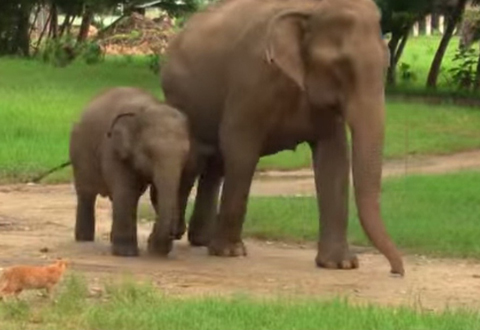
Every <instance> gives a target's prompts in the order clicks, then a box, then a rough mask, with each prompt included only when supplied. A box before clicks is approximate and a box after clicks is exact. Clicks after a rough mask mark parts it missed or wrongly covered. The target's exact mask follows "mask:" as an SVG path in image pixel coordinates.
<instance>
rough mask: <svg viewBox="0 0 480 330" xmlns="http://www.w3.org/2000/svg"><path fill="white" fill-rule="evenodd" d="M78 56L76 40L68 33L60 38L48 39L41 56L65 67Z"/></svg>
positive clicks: (53, 63) (47, 60)
mask: <svg viewBox="0 0 480 330" xmlns="http://www.w3.org/2000/svg"><path fill="white" fill-rule="evenodd" d="M76 56H77V52H76V48H75V40H74V39H73V37H72V36H70V35H67V36H65V37H63V38H59V39H51V40H48V41H47V42H46V43H45V45H44V48H43V51H42V54H41V58H42V60H43V61H44V62H47V63H51V64H52V65H54V66H58V67H65V66H67V65H68V64H70V63H71V62H73V60H74V59H75V57H76Z"/></svg>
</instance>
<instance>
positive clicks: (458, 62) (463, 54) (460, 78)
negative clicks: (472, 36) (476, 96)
mask: <svg viewBox="0 0 480 330" xmlns="http://www.w3.org/2000/svg"><path fill="white" fill-rule="evenodd" d="M477 60H478V58H477V54H476V51H475V50H474V49H471V48H468V49H460V50H458V51H457V53H456V54H455V57H454V58H453V63H454V64H455V65H454V66H453V67H452V68H451V69H450V70H448V71H449V73H450V74H451V75H452V79H453V84H454V85H455V86H456V87H457V88H458V89H463V90H470V89H471V88H472V87H473V86H474V85H475V75H476V66H477Z"/></svg>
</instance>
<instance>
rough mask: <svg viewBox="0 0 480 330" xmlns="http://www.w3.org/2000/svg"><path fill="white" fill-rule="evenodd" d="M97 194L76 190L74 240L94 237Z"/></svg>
mask: <svg viewBox="0 0 480 330" xmlns="http://www.w3.org/2000/svg"><path fill="white" fill-rule="evenodd" d="M96 197H97V195H96V194H93V193H88V192H84V191H77V214H76V221H75V240H76V241H79V242H81V241H84V242H87V241H93V240H94V238H95V200H96Z"/></svg>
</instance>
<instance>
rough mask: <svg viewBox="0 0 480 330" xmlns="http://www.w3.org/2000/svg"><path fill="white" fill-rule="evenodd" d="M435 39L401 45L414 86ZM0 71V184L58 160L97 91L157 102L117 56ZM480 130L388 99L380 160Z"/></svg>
mask: <svg viewBox="0 0 480 330" xmlns="http://www.w3.org/2000/svg"><path fill="white" fill-rule="evenodd" d="M457 41H458V40H456V39H455V40H454V41H452V43H451V45H450V48H449V50H448V52H447V56H446V59H445V65H446V67H448V65H450V63H451V58H452V56H453V52H454V51H455V48H456V44H457ZM438 42H439V37H430V38H428V37H422V38H412V39H411V40H410V41H409V43H408V45H407V48H406V50H405V54H404V58H403V61H405V62H406V63H409V64H411V65H412V70H413V71H415V72H416V73H418V75H419V80H420V81H424V77H423V75H426V71H427V70H428V66H429V63H430V61H431V57H433V52H434V51H435V49H436V45H437V44H438ZM0 72H1V75H0V123H1V124H2V130H1V131H0V145H2V148H1V149H0V182H16V181H26V180H28V179H30V178H32V177H34V176H36V175H37V174H39V173H41V172H43V171H45V170H47V169H49V168H52V167H55V166H56V165H58V164H61V163H62V162H64V161H65V160H66V159H67V158H68V139H69V131H70V128H71V125H72V122H73V121H74V120H75V119H76V118H78V115H79V112H80V111H81V109H82V108H83V107H84V106H85V104H86V103H87V102H88V101H89V100H90V99H91V98H92V97H93V96H94V95H95V94H97V93H98V92H100V91H101V90H103V89H105V88H108V87H114V86H120V85H128V86H138V87H142V88H145V89H147V90H150V91H152V92H154V93H155V94H156V95H158V96H159V97H162V93H161V90H160V84H159V79H158V77H157V76H156V75H154V74H152V72H151V71H149V70H148V68H147V60H146V59H145V58H138V57H135V58H133V57H115V58H108V59H107V61H106V62H104V63H102V64H100V65H93V66H88V65H85V64H83V63H74V64H73V65H71V66H68V67H66V68H54V67H52V66H49V65H45V64H43V63H41V62H39V61H33V60H31V61H29V60H20V59H11V58H0ZM420 76H421V77H420ZM442 79H443V78H442ZM422 84H423V83H422ZM445 84H446V83H445ZM445 84H444V85H445ZM414 86H415V85H414ZM419 86H420V85H419ZM445 86H446V85H445ZM415 88H416V87H415ZM479 126H480V112H479V111H475V110H472V109H468V108H461V107H454V106H448V105H442V106H433V105H420V104H410V103H400V102H388V104H387V137H386V145H385V156H386V157H387V158H402V157H404V156H405V155H406V154H438V153H451V152H455V151H460V150H466V149H471V148H478V147H480V131H479V130H478V129H477V127H479ZM407 132H408V142H407V138H406V136H407ZM310 164H311V160H310V150H309V148H308V147H307V146H306V145H305V144H302V145H299V147H298V148H297V151H296V152H292V151H285V152H281V153H278V154H277V155H273V156H269V157H264V158H263V159H262V160H261V161H260V164H259V169H272V168H273V169H283V170H289V169H296V168H302V167H307V166H310ZM70 179H71V169H70V168H67V169H66V170H63V171H61V172H59V173H56V174H54V175H52V176H50V177H49V178H48V179H47V182H59V181H68V180H70Z"/></svg>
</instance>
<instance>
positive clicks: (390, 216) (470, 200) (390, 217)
mask: <svg viewBox="0 0 480 330" xmlns="http://www.w3.org/2000/svg"><path fill="white" fill-rule="evenodd" d="M474 182H480V172H460V173H454V174H445V175H428V176H419V175H412V176H407V177H400V178H389V179H386V180H385V181H384V183H383V192H382V213H383V218H384V221H385V225H386V226H387V230H388V232H389V233H390V235H391V236H392V238H393V240H394V241H395V243H396V244H398V245H399V247H400V248H402V249H403V250H406V251H408V252H412V253H421V254H428V255H431V256H442V257H460V258H480V245H479V244H478V237H479V236H480V226H478V215H479V214H480V204H479V203H478V196H479V195H480V185H478V184H473V183H474ZM192 204H193V203H189V206H188V209H187V219H188V217H189V215H190V214H191V211H192ZM140 217H142V218H147V219H149V220H152V219H153V216H152V210H151V207H150V205H142V206H141V209H140ZM317 219H318V210H317V202H316V199H315V197H310V196H306V197H293V196H288V197H280V196H278V197H251V198H250V200H249V204H248V212H247V218H246V222H245V224H244V235H245V236H247V237H255V238H259V239H268V240H279V241H290V242H305V241H312V242H314V241H316V240H317V235H318V226H319V224H318V221H317ZM349 221H350V224H349V240H350V242H351V243H353V244H356V245H363V246H366V245H370V243H369V241H368V240H367V238H366V237H365V235H364V233H363V230H362V228H361V226H360V223H359V220H358V217H357V213H356V207H355V203H354V201H353V199H352V198H351V200H350V217H349Z"/></svg>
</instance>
